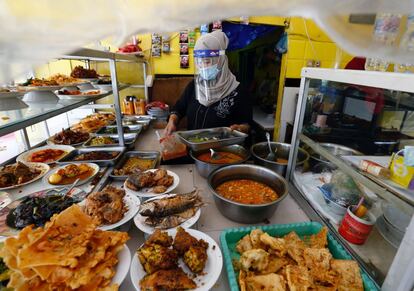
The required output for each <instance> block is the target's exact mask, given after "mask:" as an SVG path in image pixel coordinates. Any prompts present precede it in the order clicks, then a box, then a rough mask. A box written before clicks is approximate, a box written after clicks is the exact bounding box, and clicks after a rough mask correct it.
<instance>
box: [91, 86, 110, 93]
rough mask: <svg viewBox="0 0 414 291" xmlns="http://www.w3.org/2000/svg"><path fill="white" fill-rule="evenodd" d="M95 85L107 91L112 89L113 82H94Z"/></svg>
mask: <svg viewBox="0 0 414 291" xmlns="http://www.w3.org/2000/svg"><path fill="white" fill-rule="evenodd" d="M93 86H94V87H95V88H97V89H100V90H103V91H107V92H110V91H112V84H93Z"/></svg>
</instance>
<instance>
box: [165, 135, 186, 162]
mask: <svg viewBox="0 0 414 291" xmlns="http://www.w3.org/2000/svg"><path fill="white" fill-rule="evenodd" d="M160 145H161V157H162V159H163V160H164V161H168V160H172V159H177V158H181V157H184V156H186V155H187V146H186V145H185V144H183V143H182V142H180V140H179V138H177V136H176V135H175V134H172V135H169V136H166V137H164V138H162V139H160Z"/></svg>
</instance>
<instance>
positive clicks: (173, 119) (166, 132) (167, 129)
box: [164, 114, 178, 136]
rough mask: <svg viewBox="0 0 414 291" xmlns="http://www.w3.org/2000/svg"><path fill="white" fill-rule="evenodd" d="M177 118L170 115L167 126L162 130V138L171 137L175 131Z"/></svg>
mask: <svg viewBox="0 0 414 291" xmlns="http://www.w3.org/2000/svg"><path fill="white" fill-rule="evenodd" d="M177 124H178V116H177V115H175V114H171V115H170V119H169V120H168V123H167V126H166V127H165V129H164V136H169V135H171V134H172V133H173V132H174V131H176V130H177Z"/></svg>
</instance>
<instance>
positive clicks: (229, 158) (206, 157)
mask: <svg viewBox="0 0 414 291" xmlns="http://www.w3.org/2000/svg"><path fill="white" fill-rule="evenodd" d="M216 153H217V156H215V157H214V158H212V157H211V153H210V152H206V153H203V154H200V155H199V156H198V157H197V159H199V160H200V161H203V162H206V163H210V164H234V163H237V162H240V161H242V160H243V158H242V157H241V156H239V155H236V154H234V153H230V152H220V151H216Z"/></svg>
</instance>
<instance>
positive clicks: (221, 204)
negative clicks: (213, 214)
mask: <svg viewBox="0 0 414 291" xmlns="http://www.w3.org/2000/svg"><path fill="white" fill-rule="evenodd" d="M235 179H251V180H255V181H258V182H261V183H264V184H266V185H268V186H269V187H271V188H272V189H273V190H275V191H276V193H277V194H278V195H279V198H278V199H276V200H275V201H272V202H270V203H266V204H243V203H238V202H235V201H232V200H229V199H226V198H224V197H223V196H221V195H220V194H219V193H217V192H216V191H215V189H216V188H217V186H219V185H220V184H222V183H224V182H226V181H229V180H235ZM208 186H209V188H210V191H211V192H212V193H213V194H214V202H215V203H216V206H217V208H218V209H219V211H220V212H221V214H223V215H224V216H225V217H227V218H228V219H230V220H233V221H237V222H241V223H258V222H263V221H264V220H265V219H270V218H271V217H272V216H273V214H274V213H275V211H276V208H277V207H278V205H279V203H280V202H281V201H282V200H283V199H284V198H285V197H286V196H287V195H288V186H287V182H286V180H285V179H284V178H283V177H282V176H281V175H279V174H277V173H275V172H274V171H272V170H269V169H267V168H265V167H261V166H257V165H248V164H239V165H231V166H226V167H222V168H220V169H217V170H215V171H214V172H212V173H211V174H210V176H209V177H208Z"/></svg>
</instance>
